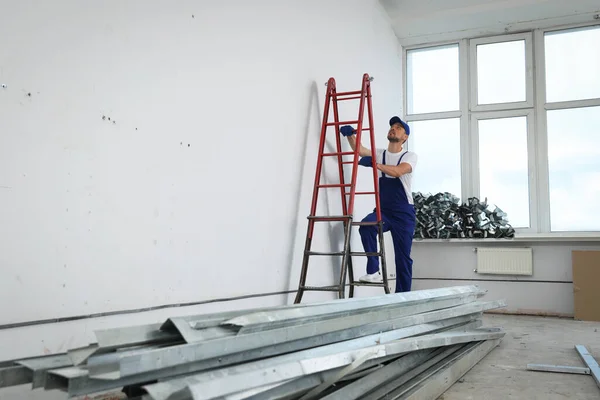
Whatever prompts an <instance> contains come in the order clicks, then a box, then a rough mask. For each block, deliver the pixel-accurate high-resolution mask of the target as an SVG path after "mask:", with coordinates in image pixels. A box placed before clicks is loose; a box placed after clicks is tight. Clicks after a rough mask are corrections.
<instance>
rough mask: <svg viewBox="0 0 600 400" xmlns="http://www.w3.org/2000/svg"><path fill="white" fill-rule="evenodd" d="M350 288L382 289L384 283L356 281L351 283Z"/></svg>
mask: <svg viewBox="0 0 600 400" xmlns="http://www.w3.org/2000/svg"><path fill="white" fill-rule="evenodd" d="M351 285H352V286H374V287H384V286H385V283H383V282H361V281H356V282H352V283H351Z"/></svg>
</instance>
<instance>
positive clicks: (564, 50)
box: [544, 27, 600, 102]
mask: <svg viewBox="0 0 600 400" xmlns="http://www.w3.org/2000/svg"><path fill="white" fill-rule="evenodd" d="M544 42H545V43H544V45H545V47H546V51H545V57H546V101H548V102H558V101H569V100H583V99H593V98H600V73H598V71H600V28H597V27H595V28H592V29H583V30H582V29H578V30H570V31H566V32H565V31H558V32H548V33H546V34H545V35H544Z"/></svg>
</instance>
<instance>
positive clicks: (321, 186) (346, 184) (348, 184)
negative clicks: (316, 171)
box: [317, 183, 352, 188]
mask: <svg viewBox="0 0 600 400" xmlns="http://www.w3.org/2000/svg"><path fill="white" fill-rule="evenodd" d="M348 186H352V184H351V183H333V184H330V185H317V187H318V188H339V187H348Z"/></svg>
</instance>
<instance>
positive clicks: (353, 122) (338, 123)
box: [325, 121, 359, 126]
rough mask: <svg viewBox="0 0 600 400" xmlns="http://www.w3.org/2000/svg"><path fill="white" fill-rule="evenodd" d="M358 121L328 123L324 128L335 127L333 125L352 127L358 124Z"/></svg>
mask: <svg viewBox="0 0 600 400" xmlns="http://www.w3.org/2000/svg"><path fill="white" fill-rule="evenodd" d="M358 122H359V121H340V122H328V123H326V124H325V125H326V126H335V125H353V124H358Z"/></svg>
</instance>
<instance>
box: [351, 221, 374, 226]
mask: <svg viewBox="0 0 600 400" xmlns="http://www.w3.org/2000/svg"><path fill="white" fill-rule="evenodd" d="M352 225H354V226H374V225H379V222H377V221H374V222H371V221H366V222H362V221H358V222H353V223H352Z"/></svg>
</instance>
